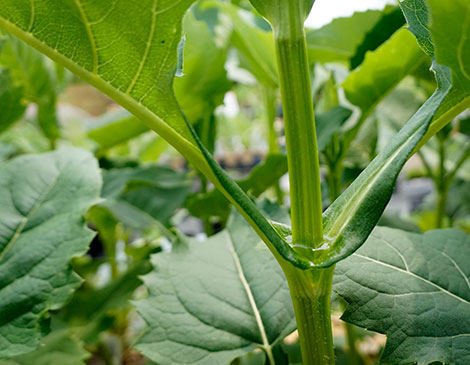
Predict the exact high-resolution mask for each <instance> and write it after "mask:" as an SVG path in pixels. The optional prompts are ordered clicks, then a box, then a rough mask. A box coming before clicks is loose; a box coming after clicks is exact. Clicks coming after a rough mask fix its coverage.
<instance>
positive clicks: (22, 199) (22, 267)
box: [0, 149, 101, 357]
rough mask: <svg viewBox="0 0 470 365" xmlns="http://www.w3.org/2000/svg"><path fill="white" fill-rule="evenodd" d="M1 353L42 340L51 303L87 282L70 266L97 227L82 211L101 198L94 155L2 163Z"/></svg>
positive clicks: (69, 152)
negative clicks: (87, 221)
mask: <svg viewBox="0 0 470 365" xmlns="http://www.w3.org/2000/svg"><path fill="white" fill-rule="evenodd" d="M0 186H1V189H0V217H1V219H0V313H1V317H0V357H5V356H13V355H18V354H21V353H24V352H27V351H31V350H33V349H34V348H36V347H37V346H38V345H39V340H40V338H41V335H42V333H43V331H44V328H41V324H42V321H43V320H44V319H45V317H46V315H47V312H48V311H49V310H54V309H58V308H60V307H61V306H62V305H63V304H64V303H65V301H66V300H67V299H68V298H69V296H70V295H71V293H72V292H73V291H74V290H75V289H76V288H77V287H78V286H79V285H80V279H79V278H78V276H76V275H75V274H74V273H73V271H72V270H71V268H70V266H69V261H70V259H71V258H72V257H74V256H78V255H81V254H83V253H84V252H85V251H86V249H87V247H88V244H89V243H90V241H91V239H92V238H93V232H92V231H90V230H89V229H87V228H86V226H85V224H84V219H83V214H84V213H85V212H86V211H87V210H88V208H89V207H90V206H91V205H93V204H95V203H96V202H97V201H98V197H99V193H100V190H101V176H100V172H99V169H98V165H97V162H96V160H95V159H94V158H93V156H92V155H91V154H90V153H88V152H85V151H82V150H79V149H62V150H59V151H57V152H52V153H46V154H43V155H32V156H24V157H18V158H16V159H13V160H11V161H9V162H6V163H4V164H3V165H2V166H1V167H0Z"/></svg>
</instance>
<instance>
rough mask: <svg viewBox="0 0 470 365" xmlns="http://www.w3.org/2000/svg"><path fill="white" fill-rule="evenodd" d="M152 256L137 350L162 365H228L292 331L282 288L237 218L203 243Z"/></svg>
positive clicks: (270, 260)
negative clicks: (142, 331)
mask: <svg viewBox="0 0 470 365" xmlns="http://www.w3.org/2000/svg"><path fill="white" fill-rule="evenodd" d="M182 240H183V242H180V243H178V244H177V245H175V246H174V248H173V251H172V252H171V253H166V254H157V255H155V256H154V257H153V264H154V266H155V269H154V271H153V272H152V273H150V274H148V275H146V276H144V278H143V280H144V283H145V284H146V286H147V287H148V289H149V296H148V298H147V299H144V300H142V301H138V302H136V305H137V309H138V311H139V313H140V314H141V315H142V316H143V317H144V319H145V321H146V322H147V324H148V326H149V329H148V332H147V333H146V334H145V335H144V336H143V337H142V338H141V339H140V341H139V342H138V344H137V346H136V347H137V349H138V350H140V351H142V352H143V354H144V355H146V356H147V357H149V358H150V359H152V360H153V361H156V362H157V363H159V364H162V365H163V364H188V363H191V364H205V365H206V364H207V365H210V364H214V365H216V364H217V365H219V364H225V363H229V362H230V360H232V359H233V358H235V357H237V356H240V355H243V354H245V353H247V352H250V351H252V350H254V349H256V348H261V349H263V350H265V351H266V353H267V354H268V356H272V347H273V345H274V344H276V343H278V342H279V341H281V340H282V339H283V338H284V336H285V335H287V334H288V333H290V332H291V331H293V330H294V329H295V318H294V312H293V308H292V303H291V300H290V296H289V288H288V286H287V281H286V280H285V277H284V275H283V273H282V270H281V268H280V266H279V264H278V263H277V262H276V260H275V259H274V257H273V256H272V255H271V254H270V252H269V250H268V249H267V248H266V246H265V245H263V244H262V242H261V240H260V239H259V237H258V236H257V235H256V234H255V232H254V231H253V230H252V228H251V227H250V226H249V225H248V224H247V223H246V222H245V221H244V220H243V218H242V217H241V216H240V215H238V214H235V215H233V216H232V218H231V219H230V222H229V224H228V227H227V229H226V230H224V231H222V232H221V233H219V234H217V235H215V236H213V237H211V238H209V239H208V240H207V241H205V242H200V241H197V240H188V239H185V238H183V239H182Z"/></svg>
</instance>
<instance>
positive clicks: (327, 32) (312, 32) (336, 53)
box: [307, 7, 396, 68]
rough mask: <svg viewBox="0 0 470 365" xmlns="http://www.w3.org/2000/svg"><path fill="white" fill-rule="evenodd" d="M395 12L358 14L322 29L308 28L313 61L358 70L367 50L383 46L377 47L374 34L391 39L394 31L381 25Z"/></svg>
mask: <svg viewBox="0 0 470 365" xmlns="http://www.w3.org/2000/svg"><path fill="white" fill-rule="evenodd" d="M392 12H393V11H392V8H391V7H387V8H386V9H384V10H383V11H379V10H368V11H365V12H357V13H354V14H353V15H352V16H350V17H347V18H337V19H334V20H333V21H332V22H331V23H329V24H327V25H325V26H323V27H321V28H319V29H307V48H308V55H309V59H310V62H341V63H344V64H347V65H348V66H349V64H350V63H351V65H353V68H355V67H357V66H358V65H359V64H360V63H362V58H363V57H364V54H365V52H366V51H369V50H374V49H375V48H377V46H379V45H380V44H381V43H382V42H380V43H379V44H375V43H374V42H375V39H374V35H375V37H377V36H379V32H380V37H384V36H385V39H384V40H386V39H387V38H388V36H390V33H389V32H390V29H389V28H388V27H387V28H385V29H384V27H383V25H382V24H381V22H382V21H383V20H384V19H386V17H387V16H389V14H392ZM377 28H378V29H377ZM392 29H393V27H392ZM395 30H396V29H395ZM392 33H393V32H392Z"/></svg>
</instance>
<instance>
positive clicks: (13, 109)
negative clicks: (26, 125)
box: [0, 67, 26, 132]
mask: <svg viewBox="0 0 470 365" xmlns="http://www.w3.org/2000/svg"><path fill="white" fill-rule="evenodd" d="M22 98H23V88H22V87H21V86H20V85H16V84H15V83H14V81H13V79H12V77H11V74H10V71H9V70H8V69H6V68H2V67H0V110H1V111H2V112H1V114H0V132H3V131H4V130H5V129H7V128H8V127H9V126H10V125H11V124H12V123H14V122H15V121H16V120H17V119H18V118H19V117H21V116H22V115H23V113H24V111H25V109H26V107H25V105H23V103H22Z"/></svg>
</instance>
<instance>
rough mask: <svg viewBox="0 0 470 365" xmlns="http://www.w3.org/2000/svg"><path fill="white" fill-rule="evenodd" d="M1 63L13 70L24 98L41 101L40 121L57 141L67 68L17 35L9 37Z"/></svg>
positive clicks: (32, 101) (44, 129) (51, 138)
mask: <svg viewBox="0 0 470 365" xmlns="http://www.w3.org/2000/svg"><path fill="white" fill-rule="evenodd" d="M0 65H2V66H3V67H5V68H6V69H8V70H9V72H10V73H11V75H12V79H13V81H14V83H15V84H16V85H17V86H18V87H21V89H22V92H23V95H22V97H23V99H24V102H25V103H26V102H28V103H35V104H36V105H37V121H38V123H39V126H40V127H41V129H42V131H43V133H44V134H45V136H46V137H47V138H48V139H49V140H50V141H51V142H52V143H53V142H54V141H55V140H56V139H57V138H58V137H59V135H60V131H59V122H58V120H57V116H56V113H55V105H56V100H57V94H58V92H59V91H60V90H61V89H62V88H63V86H64V84H65V83H66V81H67V78H66V77H65V76H66V74H65V75H64V72H63V69H62V70H61V69H60V67H56V66H55V65H54V64H52V63H51V62H50V61H49V60H48V59H46V58H45V57H44V56H43V55H42V54H41V53H39V52H38V51H36V50H35V49H34V48H32V47H30V46H28V45H27V44H25V43H24V42H21V41H19V40H18V39H17V38H14V37H11V36H9V37H7V38H6V45H5V49H4V50H3V52H2V53H1V55H0Z"/></svg>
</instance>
